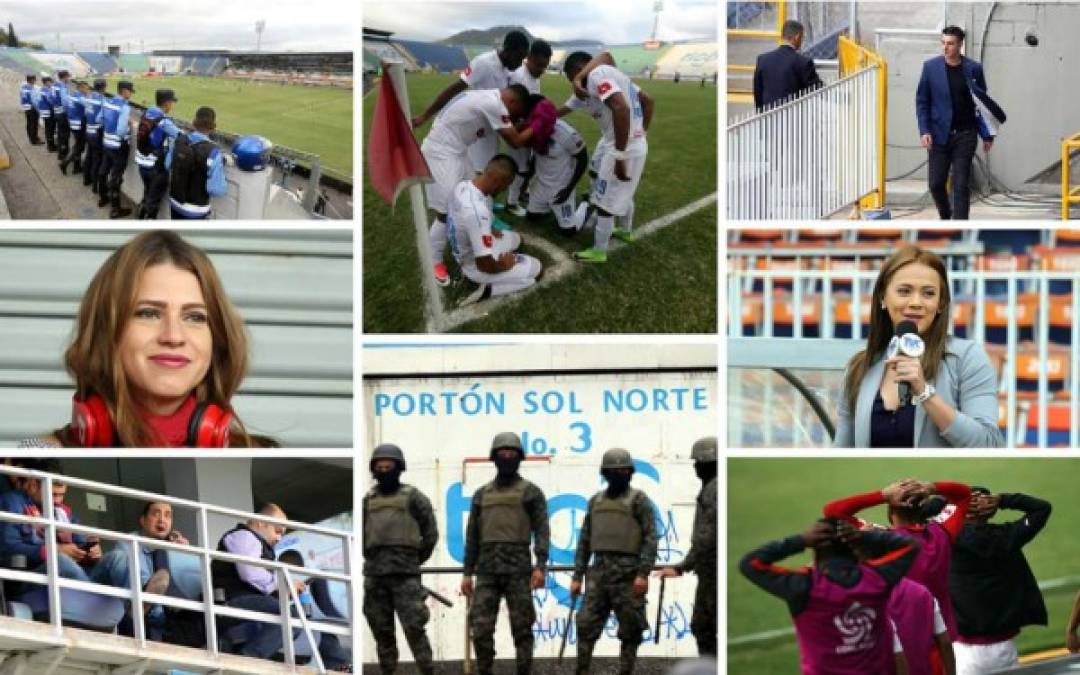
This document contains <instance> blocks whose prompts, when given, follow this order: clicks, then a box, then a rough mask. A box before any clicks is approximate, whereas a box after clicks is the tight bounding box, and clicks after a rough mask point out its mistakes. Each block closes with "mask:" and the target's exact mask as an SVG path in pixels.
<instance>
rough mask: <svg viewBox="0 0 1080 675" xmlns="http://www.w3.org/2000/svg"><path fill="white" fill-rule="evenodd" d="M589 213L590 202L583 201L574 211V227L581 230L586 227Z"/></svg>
mask: <svg viewBox="0 0 1080 675" xmlns="http://www.w3.org/2000/svg"><path fill="white" fill-rule="evenodd" d="M588 213H589V202H587V201H586V202H581V203H580V204H578V207H577V210H576V211H574V229H576V230H581V228H583V227H585V216H586V215H588Z"/></svg>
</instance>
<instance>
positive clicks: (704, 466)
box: [694, 462, 716, 483]
mask: <svg viewBox="0 0 1080 675" xmlns="http://www.w3.org/2000/svg"><path fill="white" fill-rule="evenodd" d="M694 473H696V474H697V477H698V478H700V479H701V482H702V483H708V482H709V481H711V480H712V479H713V478H716V462H695V463H694Z"/></svg>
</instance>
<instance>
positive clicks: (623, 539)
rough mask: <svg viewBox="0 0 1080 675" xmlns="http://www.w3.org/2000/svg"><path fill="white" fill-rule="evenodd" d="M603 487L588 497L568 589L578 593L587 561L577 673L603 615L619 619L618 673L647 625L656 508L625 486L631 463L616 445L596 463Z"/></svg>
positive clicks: (626, 669) (629, 667) (627, 665)
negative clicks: (611, 614)
mask: <svg viewBox="0 0 1080 675" xmlns="http://www.w3.org/2000/svg"><path fill="white" fill-rule="evenodd" d="M600 474H601V475H602V476H603V477H604V478H605V479H607V482H608V486H607V489H605V490H601V491H600V492H597V493H596V494H595V495H593V496H592V499H590V500H589V510H588V512H587V513H586V514H585V522H584V524H582V526H581V534H580V535H579V538H578V547H577V554H576V555H575V556H574V578H573V581H572V582H571V585H570V590H571V593H573V594H574V595H577V594H578V593H580V592H581V585H582V584H581V582H582V579H583V578H584V576H585V568H586V566H588V564H589V559H590V558H593V556H594V554H595V558H594V559H593V564H592V567H591V568H589V585H588V587H587V588H586V589H585V591H586V592H585V606H584V607H582V608H581V612H580V613H578V615H577V635H578V644H577V672H578V674H579V675H583V674H585V673H588V672H589V666H590V662H591V661H592V652H593V646H594V645H595V644H596V640H597V639H598V638H599V637H600V633H601V631H602V630H603V629H604V624H605V623H607V619H608V614H610V613H611V612H612V611H613V610H614V612H615V617H616V618H617V619H618V620H619V641H620V642H621V647H620V650H619V673H621V674H622V675H626V674H628V673H632V672H634V661H635V660H637V650H638V645H640V644H641V634H642V632H643V631H644V630H645V629H646V628H648V627H649V622H648V620H647V619H646V618H645V594H646V593H647V592H648V591H649V571H650V570H651V569H652V565H653V562H654V561H655V560H656V512H655V510H654V509H653V505H652V502H650V501H649V498H648V497H646V496H645V493H644V492H642V491H641V490H638V489H635V488H632V487H630V478H631V476H633V474H634V461H633V459H632V458H631V457H630V453H629V452H627V451H626V450H623V449H622V448H612V449H611V450H608V451H607V452H605V453H604V456H603V458H602V459H601V461H600Z"/></svg>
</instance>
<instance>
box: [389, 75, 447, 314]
mask: <svg viewBox="0 0 1080 675" xmlns="http://www.w3.org/2000/svg"><path fill="white" fill-rule="evenodd" d="M382 68H383V77H389V78H390V82H391V83H392V84H393V85H394V94H396V95H397V100H398V105H399V106H401V110H402V112H403V113H405V119H407V120H410V123H411V120H412V111H411V110H410V108H409V91H408V86H407V85H406V83H405V66H404V64H402V63H401V62H400V61H385V60H384V61H383V62H382ZM408 190H409V203H410V204H411V205H412V219H413V227H414V228H415V230H416V248H417V253H419V255H420V278H421V279H423V285H424V295H425V296H427V302H426V311H425V314H426V317H425V318H426V321H427V324H428V330H429V331H430V330H431V325H432V322H433V320H434V319H435V318H436V317H439V316H442V314H443V303H442V291H440V290H439V287H438V286H437V285H436V284H435V276H434V275H433V274H432V272H431V268H432V267H434V265H435V261H434V260H432V259H431V246H430V245H429V244H428V223H427V208H426V205H425V204H424V191H423V190H422V189H421V188H420V186H419V185H416V184H413V185H410V186H409V188H408Z"/></svg>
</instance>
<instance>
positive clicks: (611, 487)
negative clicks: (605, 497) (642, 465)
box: [600, 469, 634, 497]
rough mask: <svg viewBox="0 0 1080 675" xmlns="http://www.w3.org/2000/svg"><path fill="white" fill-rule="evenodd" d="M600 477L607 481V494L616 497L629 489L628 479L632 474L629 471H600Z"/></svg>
mask: <svg viewBox="0 0 1080 675" xmlns="http://www.w3.org/2000/svg"><path fill="white" fill-rule="evenodd" d="M600 475H601V476H603V477H604V478H606V479H607V482H608V489H607V491H608V494H609V495H611V496H612V497H618V496H619V495H621V494H622V493H624V492H626V490H627V488H629V487H630V478H631V476H633V475H634V472H633V471H632V470H631V469H601V470H600Z"/></svg>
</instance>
